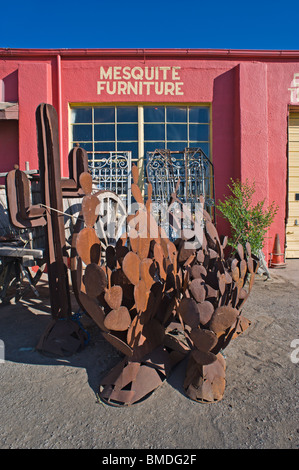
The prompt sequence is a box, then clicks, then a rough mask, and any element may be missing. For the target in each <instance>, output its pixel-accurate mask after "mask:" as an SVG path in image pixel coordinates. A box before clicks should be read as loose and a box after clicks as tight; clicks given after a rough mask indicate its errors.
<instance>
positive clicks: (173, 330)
mask: <svg viewBox="0 0 299 470" xmlns="http://www.w3.org/2000/svg"><path fill="white" fill-rule="evenodd" d="M132 175H133V181H134V182H133V184H132V194H133V196H134V198H135V200H136V201H137V204H138V209H137V211H136V213H135V214H132V215H129V216H128V219H127V223H128V230H127V232H126V233H125V234H124V235H122V236H121V238H119V240H118V241H117V243H116V246H115V247H114V246H108V247H107V249H106V250H105V252H102V249H101V241H100V239H99V238H98V236H97V233H96V231H95V229H94V224H95V223H96V220H97V213H98V211H97V206H98V204H99V201H98V199H97V195H96V194H92V181H91V175H89V174H88V173H83V174H82V175H81V177H80V183H81V186H82V188H83V191H84V192H85V196H84V198H83V202H82V215H83V218H84V222H85V223H84V228H82V229H81V230H79V228H78V229H77V233H75V235H74V238H73V257H72V279H73V285H74V291H75V293H76V296H77V300H78V302H79V303H80V305H81V306H82V307H83V309H84V310H85V311H86V312H87V313H88V314H89V315H90V316H91V317H92V318H93V319H94V321H95V322H96V323H97V325H98V326H99V327H100V329H101V331H102V334H103V336H104V338H105V339H106V340H107V341H108V342H110V343H111V344H112V345H113V346H114V347H116V348H117V349H118V350H119V351H120V352H121V353H123V354H124V356H125V357H124V359H123V360H122V361H121V362H120V364H118V365H117V366H116V367H115V368H114V369H112V371H111V372H110V373H109V374H108V375H107V376H106V377H105V378H104V379H103V380H102V383H101V386H100V394H99V395H100V397H101V399H102V400H105V401H107V402H108V403H110V404H113V405H116V406H122V405H130V404H133V403H136V402H138V401H140V400H141V399H143V398H145V397H146V396H147V395H148V394H150V393H151V392H153V391H154V390H155V389H156V388H157V387H158V386H159V385H160V384H161V383H162V382H163V381H164V380H165V378H167V377H168V375H169V373H170V371H171V369H172V368H173V367H174V366H175V365H176V364H177V363H178V362H179V361H181V360H182V359H183V358H184V357H185V356H186V354H189V355H190V357H189V361H188V366H187V371H186V377H185V381H184V389H185V391H186V394H187V395H188V396H189V397H190V398H191V399H193V400H196V401H200V402H215V401H218V400H220V399H221V398H222V397H223V394H224V389H225V360H224V358H223V356H222V354H221V351H222V350H223V349H224V348H225V347H227V345H228V344H229V342H230V340H231V339H233V338H235V337H237V336H238V335H239V334H240V333H242V332H243V331H244V330H245V329H246V328H247V327H248V326H249V325H250V322H249V321H248V320H246V319H245V318H244V317H243V316H242V315H241V309H242V306H243V304H244V302H245V300H246V299H247V297H248V295H249V293H250V290H251V288H252V284H253V281H254V276H255V273H256V270H257V267H258V261H257V259H256V258H255V257H254V256H252V255H251V252H250V246H249V245H247V246H246V253H244V250H243V249H242V247H241V245H239V247H238V252H237V254H236V255H235V256H234V257H232V258H229V259H226V260H225V259H224V248H225V240H224V241H223V242H222V243H221V241H220V238H219V236H218V233H217V230H216V228H215V227H214V225H213V223H212V221H211V218H210V216H209V214H208V213H207V212H206V211H205V210H203V211H202V219H203V220H202V222H203V226H204V229H203V234H202V241H201V245H200V247H196V248H194V249H193V248H187V249H186V245H185V242H186V241H187V240H186V239H183V238H179V239H177V240H175V242H172V241H170V240H169V239H168V238H167V237H166V236H165V233H163V230H162V229H161V227H159V226H158V225H157V224H156V222H155V219H154V217H153V215H152V213H151V192H152V188H151V185H150V184H149V185H148V199H147V201H146V203H144V200H143V197H142V193H141V191H140V189H139V187H138V185H137V182H138V176H139V175H138V170H137V167H133V168H132ZM172 200H173V201H174V200H177V198H176V193H174V194H173V195H172ZM177 201H178V200H177ZM178 202H179V201H178ZM203 202H204V201H202V203H203ZM136 217H137V220H138V223H136ZM132 222H134V224H135V225H134V224H132ZM78 227H79V226H78ZM153 233H154V235H153ZM248 276H249V277H250V281H249V284H248V287H247V288H246V287H245V284H246V281H247V280H248Z"/></svg>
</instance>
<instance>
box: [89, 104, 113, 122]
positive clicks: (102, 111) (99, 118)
mask: <svg viewBox="0 0 299 470" xmlns="http://www.w3.org/2000/svg"><path fill="white" fill-rule="evenodd" d="M94 122H115V109H114V108H108V107H107V108H105V107H103V108H94Z"/></svg>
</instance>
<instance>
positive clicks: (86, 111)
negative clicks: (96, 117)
mask: <svg viewBox="0 0 299 470" xmlns="http://www.w3.org/2000/svg"><path fill="white" fill-rule="evenodd" d="M91 121H92V114H91V108H72V109H71V123H72V124H75V123H81V122H82V123H84V122H86V123H89V122H91Z"/></svg>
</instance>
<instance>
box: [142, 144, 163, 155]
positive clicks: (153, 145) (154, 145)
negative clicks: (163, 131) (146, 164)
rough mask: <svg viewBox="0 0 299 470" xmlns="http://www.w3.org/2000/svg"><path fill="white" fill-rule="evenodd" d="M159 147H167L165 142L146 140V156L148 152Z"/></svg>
mask: <svg viewBox="0 0 299 470" xmlns="http://www.w3.org/2000/svg"><path fill="white" fill-rule="evenodd" d="M157 149H165V142H145V143H144V156H145V157H146V152H154V151H155V150H157Z"/></svg>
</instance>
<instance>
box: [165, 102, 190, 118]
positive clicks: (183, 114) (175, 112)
mask: <svg viewBox="0 0 299 470" xmlns="http://www.w3.org/2000/svg"><path fill="white" fill-rule="evenodd" d="M166 115H167V119H166V120H167V122H187V108H184V107H180V108H177V107H175V106H173V107H172V106H169V108H167V110H166Z"/></svg>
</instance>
